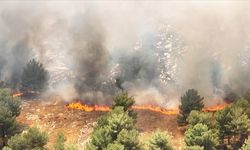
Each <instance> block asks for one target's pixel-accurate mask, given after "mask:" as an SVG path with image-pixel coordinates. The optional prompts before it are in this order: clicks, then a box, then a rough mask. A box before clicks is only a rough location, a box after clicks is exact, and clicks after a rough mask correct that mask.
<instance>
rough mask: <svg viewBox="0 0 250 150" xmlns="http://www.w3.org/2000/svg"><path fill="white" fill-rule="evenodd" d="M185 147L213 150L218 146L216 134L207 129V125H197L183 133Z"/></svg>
mask: <svg viewBox="0 0 250 150" xmlns="http://www.w3.org/2000/svg"><path fill="white" fill-rule="evenodd" d="M185 142H186V144H187V146H200V147H204V150H215V149H216V146H218V144H219V137H218V133H217V132H215V131H214V130H212V129H209V128H208V126H207V125H204V124H201V123H198V124H196V125H195V126H193V127H190V128H189V129H188V130H187V131H186V132H185Z"/></svg>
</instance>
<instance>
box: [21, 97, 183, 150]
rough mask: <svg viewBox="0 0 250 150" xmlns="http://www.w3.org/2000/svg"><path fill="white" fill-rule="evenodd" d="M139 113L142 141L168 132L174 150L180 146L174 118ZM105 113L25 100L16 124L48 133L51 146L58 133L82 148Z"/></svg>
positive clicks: (54, 101) (180, 134)
mask: <svg viewBox="0 0 250 150" xmlns="http://www.w3.org/2000/svg"><path fill="white" fill-rule="evenodd" d="M137 112H138V117H137V123H136V127H137V128H138V129H139V130H140V131H141V133H142V134H141V135H142V138H145V139H146V138H147V137H148V136H149V135H150V134H151V133H152V132H153V131H155V130H156V129H160V130H163V131H168V132H169V133H170V134H171V135H172V136H173V138H172V143H173V145H174V147H175V149H180V147H181V146H182V145H183V140H182V139H183V131H182V129H181V128H178V126H177V123H176V116H174V115H171V116H167V115H163V114H159V113H155V112H150V111H145V110H140V111H137ZM103 114H105V112H83V111H80V110H71V109H68V108H66V107H65V103H64V102H61V101H60V98H59V97H51V98H49V99H48V100H46V101H45V100H39V101H24V102H23V105H22V112H21V115H20V116H19V117H18V121H19V122H20V123H22V124H23V125H24V126H37V127H39V128H40V129H42V130H44V131H46V132H48V133H49V136H50V141H49V144H48V146H49V147H51V146H52V145H53V143H54V142H55V140H56V135H57V134H58V132H63V133H64V134H65V137H67V139H68V142H70V143H74V144H77V145H78V146H79V147H82V145H83V143H84V141H85V140H86V139H87V138H88V136H89V134H90V133H91V129H92V126H93V124H94V123H95V122H96V120H97V118H98V117H100V116H101V115H103Z"/></svg>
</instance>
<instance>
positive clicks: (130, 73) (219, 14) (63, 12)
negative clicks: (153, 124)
mask: <svg viewBox="0 0 250 150" xmlns="http://www.w3.org/2000/svg"><path fill="white" fill-rule="evenodd" d="M249 7H250V3H249V2H218V3H216V2H209V1H203V2H199V1H195V2H179V1H178V2H175V1H169V2H160V1H159V2H155V3H153V2H133V1H128V2H100V1H98V2H86V1H85V2H84V1H72V2H71V1H63V2H56V1H55V2H46V1H45V2H30V1H27V2H25V3H21V2H18V1H17V2H1V6H0V31H1V35H0V48H1V49H0V53H1V55H0V77H1V80H12V81H15V82H18V80H19V78H20V72H21V71H20V70H21V68H22V67H23V66H24V64H25V63H26V62H27V61H28V60H29V59H31V58H33V57H35V58H36V59H38V60H39V61H41V62H42V63H44V65H45V66H46V68H47V69H48V70H49V72H50V74H51V80H50V85H51V89H50V91H55V92H58V93H60V95H62V96H63V97H64V98H65V100H71V99H73V98H82V99H84V100H86V101H90V102H91V103H108V102H107V101H106V100H107V99H109V97H110V96H111V95H112V94H114V93H115V92H117V91H119V90H121V89H124V90H126V91H128V92H129V94H130V95H132V96H134V97H135V99H136V102H137V103H154V104H155V103H156V104H158V105H162V106H166V107H172V106H173V107H175V106H176V105H177V104H178V103H179V101H178V99H179V97H180V95H182V94H183V93H184V92H185V91H186V90H187V89H189V88H195V89H197V90H198V91H199V93H200V94H201V95H202V96H204V97H205V99H209V100H208V101H206V102H207V104H210V103H218V100H216V101H212V100H211V99H220V98H222V97H224V95H225V86H226V87H230V89H231V90H232V91H235V92H237V94H242V93H243V92H244V91H246V90H247V89H249V88H250V78H249V76H248V74H249V73H250V67H249V65H250V62H249V59H250V53H249V52H250V49H249V43H250V40H249V37H250V36H249V35H250V15H249V14H250V12H249Z"/></svg>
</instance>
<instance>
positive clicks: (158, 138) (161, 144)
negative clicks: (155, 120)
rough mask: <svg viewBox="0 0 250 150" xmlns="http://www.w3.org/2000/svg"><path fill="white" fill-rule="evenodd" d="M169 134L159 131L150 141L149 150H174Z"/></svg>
mask: <svg viewBox="0 0 250 150" xmlns="http://www.w3.org/2000/svg"><path fill="white" fill-rule="evenodd" d="M170 139H171V137H170V135H169V134H168V133H165V132H162V131H160V130H157V131H156V132H155V133H153V135H152V137H151V138H150V140H149V143H148V147H149V150H173V147H172V144H171V141H170Z"/></svg>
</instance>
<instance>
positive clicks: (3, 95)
mask: <svg viewBox="0 0 250 150" xmlns="http://www.w3.org/2000/svg"><path fill="white" fill-rule="evenodd" d="M20 106H21V101H20V99H18V98H13V97H12V96H11V94H10V93H9V92H7V91H6V90H0V137H1V141H2V142H3V145H2V146H5V144H6V142H7V139H8V138H9V137H10V136H12V135H14V134H16V133H18V132H19V125H18V123H17V122H16V117H17V116H18V115H19V114H20V111H21V107H20Z"/></svg>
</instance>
